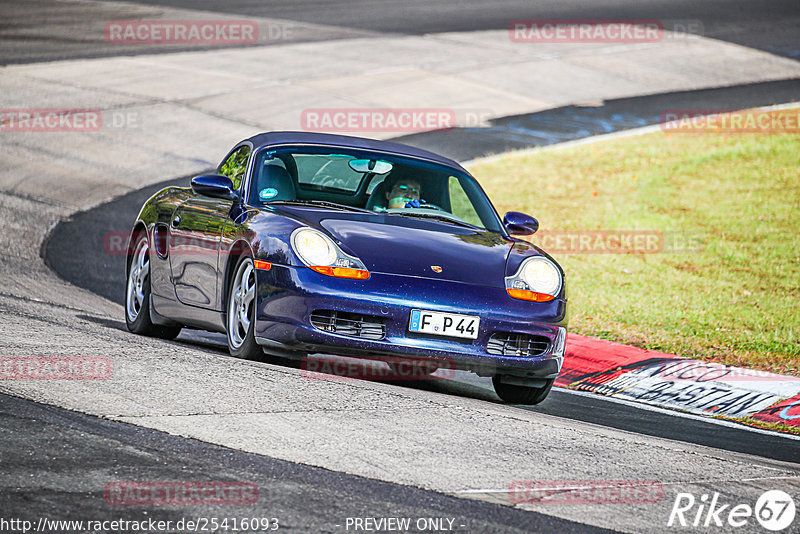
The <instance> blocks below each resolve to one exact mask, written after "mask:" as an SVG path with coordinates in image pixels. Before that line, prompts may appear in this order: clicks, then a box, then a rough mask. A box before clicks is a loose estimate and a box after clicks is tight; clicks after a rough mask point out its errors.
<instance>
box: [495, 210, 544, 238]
mask: <svg viewBox="0 0 800 534" xmlns="http://www.w3.org/2000/svg"><path fill="white" fill-rule="evenodd" d="M503 226H505V227H506V230H508V233H509V234H516V235H532V234H535V233H536V231H537V230H539V221H537V220H536V219H534V218H533V217H531V216H530V215H525V214H524V213H519V212H518V211H509V212H508V213H506V214H505V216H503Z"/></svg>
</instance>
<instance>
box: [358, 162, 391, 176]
mask: <svg viewBox="0 0 800 534" xmlns="http://www.w3.org/2000/svg"><path fill="white" fill-rule="evenodd" d="M348 165H350V168H351V169H353V170H354V171H356V172H371V173H374V174H386V173H387V172H389V171H391V170H392V167H394V165H392V163H391V162H388V161H383V160H381V159H377V160H376V159H353V160H350V161H349V162H348Z"/></svg>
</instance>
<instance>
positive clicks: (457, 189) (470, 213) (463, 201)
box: [449, 176, 483, 226]
mask: <svg viewBox="0 0 800 534" xmlns="http://www.w3.org/2000/svg"><path fill="white" fill-rule="evenodd" d="M449 186H450V187H449V189H450V208H451V213H452V214H453V215H455V216H456V217H459V218H461V219H462V220H464V221H466V222H468V223H470V224H474V225H476V226H483V223H482V222H481V218H480V216H478V213H477V212H476V211H475V207H474V206H473V205H472V202H471V201H470V199H469V197H468V196H467V192H466V191H464V188H463V187H462V186H461V182H460V181H459V179H458V178H456V177H455V176H451V177H450V183H449Z"/></svg>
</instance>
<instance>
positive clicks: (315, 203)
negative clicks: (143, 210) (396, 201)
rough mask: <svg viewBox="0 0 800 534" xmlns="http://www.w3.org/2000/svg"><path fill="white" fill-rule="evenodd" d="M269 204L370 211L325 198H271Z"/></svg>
mask: <svg viewBox="0 0 800 534" xmlns="http://www.w3.org/2000/svg"><path fill="white" fill-rule="evenodd" d="M269 204H289V205H299V206H320V207H325V208H333V209H338V210H342V211H360V212H364V211H365V212H367V213H372V212H371V211H369V210H365V209H362V208H357V207H355V206H348V205H347V204H337V203H336V202H328V201H327V200H273V201H272V202H270V203H269Z"/></svg>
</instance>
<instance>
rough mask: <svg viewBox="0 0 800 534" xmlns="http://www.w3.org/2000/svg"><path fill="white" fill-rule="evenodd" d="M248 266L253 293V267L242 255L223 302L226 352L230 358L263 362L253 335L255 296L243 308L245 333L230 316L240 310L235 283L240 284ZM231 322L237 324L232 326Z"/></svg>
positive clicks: (233, 316) (261, 350)
mask: <svg viewBox="0 0 800 534" xmlns="http://www.w3.org/2000/svg"><path fill="white" fill-rule="evenodd" d="M248 266H249V269H250V271H251V275H252V277H253V284H254V285H253V291H255V267H254V266H253V260H252V258H250V256H245V255H243V256H242V257H240V258H239V261H238V262H237V263H236V267H235V268H234V270H233V276H232V277H231V282H230V284H229V285H228V298H227V301H226V302H225V331H226V334H227V335H226V337H227V338H228V352H230V354H231V356H234V357H236V358H243V359H245V360H265V359H266V357H265V355H264V350H263V349H262V348H261V346H260V345H259V344H258V343H256V338H255V334H254V332H255V325H256V321H255V316H256V300H257V299H256V298H255V294H254V296H253V298H252V299H251V301H250V302H249V304H248V305H246V306H245V307H246V308H247V310H248V314H249V317H250V321H249V325H248V327H247V331H246V332H245V331H244V329H243V328H242V324H241V320H239V319H237V318H236V316H235V315H233V314H232V310H233V311H234V313H235V309H236V308H238V309H240V310H241V308H240V306H241V300H238V301H237V299H239V297H237V291H238V289H239V288H237V283H239V282H240V278H241V277H242V275H243V274H244V273H243V270H244V269H247V268H248ZM248 276H250V275H248ZM232 321H237V322H236V324H233V322H232Z"/></svg>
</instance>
